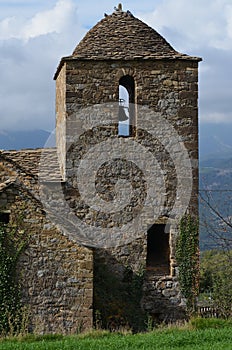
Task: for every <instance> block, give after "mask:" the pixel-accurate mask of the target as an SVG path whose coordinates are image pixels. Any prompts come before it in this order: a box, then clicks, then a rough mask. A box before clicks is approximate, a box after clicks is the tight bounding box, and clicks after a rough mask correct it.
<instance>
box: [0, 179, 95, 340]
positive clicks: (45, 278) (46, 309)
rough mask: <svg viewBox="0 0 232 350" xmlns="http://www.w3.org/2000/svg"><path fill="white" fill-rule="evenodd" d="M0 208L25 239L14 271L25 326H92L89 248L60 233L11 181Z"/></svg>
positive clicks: (43, 329) (67, 329) (60, 329)
mask: <svg viewBox="0 0 232 350" xmlns="http://www.w3.org/2000/svg"><path fill="white" fill-rule="evenodd" d="M0 210H7V212H9V213H10V225H12V226H14V227H17V230H20V232H21V233H22V232H23V237H24V239H26V241H27V245H26V248H25V250H24V252H23V253H22V255H21V257H20V260H19V264H18V272H19V278H20V281H21V286H22V301H23V304H24V305H25V309H26V311H25V312H26V313H27V314H28V316H29V325H28V326H29V331H31V332H35V333H39V334H44V333H62V334H67V333H76V332H79V331H83V330H86V329H90V328H92V319H93V310H92V300H93V295H92V294H93V252H92V250H91V249H88V248H85V247H82V246H80V245H78V244H76V243H75V242H73V241H71V240H70V239H69V238H68V237H65V236H64V235H63V234H62V233H61V232H59V230H58V229H56V228H55V227H54V226H53V225H52V224H51V223H50V222H49V221H48V220H47V218H46V216H45V213H44V211H43V209H42V207H41V205H40V204H39V203H38V201H36V200H35V199H34V198H33V197H32V196H30V195H29V194H28V193H26V192H24V191H23V190H22V189H19V188H18V187H15V186H14V185H13V184H12V185H11V186H9V187H7V188H6V189H5V190H4V192H1V193H0Z"/></svg>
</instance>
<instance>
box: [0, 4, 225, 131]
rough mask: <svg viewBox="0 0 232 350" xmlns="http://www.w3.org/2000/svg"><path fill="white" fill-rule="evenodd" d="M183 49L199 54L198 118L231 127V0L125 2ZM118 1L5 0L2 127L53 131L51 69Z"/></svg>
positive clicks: (0, 54)
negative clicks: (200, 58)
mask: <svg viewBox="0 0 232 350" xmlns="http://www.w3.org/2000/svg"><path fill="white" fill-rule="evenodd" d="M122 3H123V8H124V9H125V10H127V9H129V10H130V11H131V12H133V14H134V15H135V16H136V17H138V18H140V19H141V20H143V21H144V22H146V23H147V24H149V25H150V26H152V27H153V28H154V29H156V30H157V31H158V32H159V33H160V34H162V35H163V36H164V37H165V38H166V39H167V41H169V42H170V44H171V45H172V46H173V47H174V48H175V49H176V50H178V51H181V52H183V53H187V54H190V55H195V56H200V57H202V58H203V62H202V63H200V100H199V106H200V121H201V123H215V124H217V123H227V124H228V127H232V112H231V110H232V108H231V103H232V102H231V101H232V88H231V85H232V82H231V77H232V64H231V62H232V1H231V0H204V1H202V0H194V1H192V2H190V1H186V0H153V1H150V0H143V1H141V0H139V1H136V0H135V1H132V0H127V1H123V2H122ZM117 4H118V3H117V2H116V0H114V1H111V0H101V1H99V2H96V1H94V0H85V1H79V0H50V1H47V0H40V1H36V0H24V1H22V0H19V1H17V0H7V1H6V0H5V1H1V0H0V81H1V84H0V106H1V111H0V118H1V126H0V129H5V130H20V129H23V130H26V129H38V128H39V129H46V130H52V129H53V128H54V125H55V83H54V81H53V74H54V72H55V70H56V67H57V65H58V63H59V60H60V58H61V57H62V56H67V55H69V54H71V53H72V51H73V49H74V48H75V46H76V45H77V43H78V42H79V41H80V39H81V38H82V37H83V35H84V34H85V33H86V31H87V30H88V29H89V28H90V27H92V26H93V25H95V24H96V22H98V21H99V20H100V19H101V18H103V17H104V12H106V13H112V12H113V8H114V6H116V5H117Z"/></svg>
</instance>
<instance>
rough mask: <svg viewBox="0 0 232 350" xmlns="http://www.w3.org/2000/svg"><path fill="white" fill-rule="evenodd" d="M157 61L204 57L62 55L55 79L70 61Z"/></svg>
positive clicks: (199, 60)
mask: <svg viewBox="0 0 232 350" xmlns="http://www.w3.org/2000/svg"><path fill="white" fill-rule="evenodd" d="M132 60H133V61H144V60H146V61H148V60H151V61H157V60H162V61H165V60H166V61H176V60H181V61H195V62H201V61H202V58H201V57H197V56H188V55H184V54H182V55H181V54H180V55H176V56H157V57H149V56H148V57H142V56H141V57H134V58H133V57H128V58H114V57H111V58H109V57H107V58H105V57H98V58H93V57H90V58H86V57H77V56H66V57H62V59H61V60H60V63H59V65H58V67H57V70H56V72H55V74H54V78H53V79H54V80H56V79H57V77H58V75H59V73H60V71H61V69H62V67H63V65H64V64H65V62H69V61H132Z"/></svg>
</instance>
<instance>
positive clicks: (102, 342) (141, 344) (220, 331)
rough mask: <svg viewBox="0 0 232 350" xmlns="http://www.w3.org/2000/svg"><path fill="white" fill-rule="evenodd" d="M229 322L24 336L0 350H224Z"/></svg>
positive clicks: (229, 340) (230, 337)
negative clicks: (147, 330)
mask: <svg viewBox="0 0 232 350" xmlns="http://www.w3.org/2000/svg"><path fill="white" fill-rule="evenodd" d="M231 326H232V321H226V320H217V319H205V320H204V319H195V320H192V321H191V322H190V323H189V324H188V325H186V326H184V327H182V328H181V327H179V328H177V327H169V328H164V329H157V330H154V331H153V332H150V333H144V334H141V333H140V334H134V335H133V334H127V335H125V334H122V333H121V334H120V333H110V332H108V331H95V332H91V333H88V334H80V335H76V336H69V337H63V336H59V335H54V336H51V335H48V336H37V337H35V336H27V337H24V338H21V339H20V338H14V339H12V340H2V341H1V342H0V350H3V349H4V350H13V349H14V350H28V349H30V350H61V349H62V350H74V349H75V350H87V349H88V350H102V349H103V350H104V349H107V350H116V349H117V350H127V349H131V350H132V349H133V350H137V349H139V350H151V349H152V350H154V349H159V350H164V349H165V350H169V349H170V350H171V349H172V350H173V349H185V350H188V349H189V350H190V349H191V350H212V349H214V350H224V349H226V350H228V349H232V345H231V344H232V328H231Z"/></svg>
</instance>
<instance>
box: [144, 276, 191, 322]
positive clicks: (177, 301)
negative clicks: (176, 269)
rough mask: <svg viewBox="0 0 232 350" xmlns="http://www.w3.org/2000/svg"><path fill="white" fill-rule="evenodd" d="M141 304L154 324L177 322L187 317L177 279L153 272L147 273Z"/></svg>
mask: <svg viewBox="0 0 232 350" xmlns="http://www.w3.org/2000/svg"><path fill="white" fill-rule="evenodd" d="M141 303H142V306H143V309H144V310H145V311H146V312H147V313H148V314H149V315H150V316H151V317H152V319H153V320H154V322H175V321H176V320H181V319H184V318H185V317H186V309H185V304H184V302H183V298H182V296H181V293H180V289H179V283H178V280H177V278H176V277H171V276H155V275H154V274H153V273H152V271H147V272H146V274H145V279H144V285H143V299H142V302H141Z"/></svg>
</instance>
